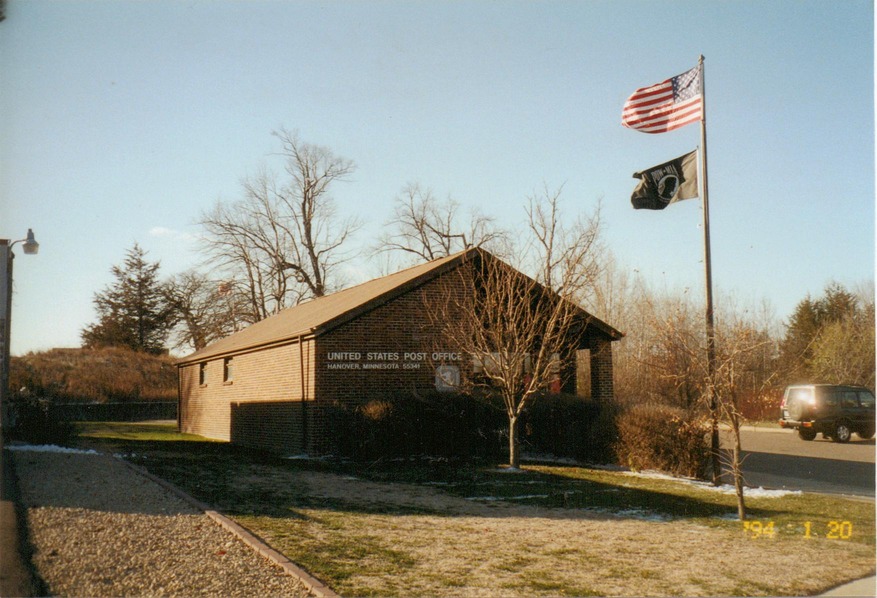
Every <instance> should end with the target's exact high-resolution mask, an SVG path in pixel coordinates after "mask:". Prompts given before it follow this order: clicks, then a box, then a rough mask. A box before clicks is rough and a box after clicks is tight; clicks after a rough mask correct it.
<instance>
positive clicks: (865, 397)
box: [859, 390, 874, 409]
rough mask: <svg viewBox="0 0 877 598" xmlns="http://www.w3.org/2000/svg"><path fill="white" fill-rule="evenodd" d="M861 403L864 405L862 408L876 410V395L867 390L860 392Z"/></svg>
mask: <svg viewBox="0 0 877 598" xmlns="http://www.w3.org/2000/svg"><path fill="white" fill-rule="evenodd" d="M859 402H860V403H861V404H862V407H865V408H866V409H873V408H874V395H872V394H871V393H870V392H868V391H867V390H866V391H861V390H860V391H859Z"/></svg>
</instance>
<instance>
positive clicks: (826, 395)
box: [821, 389, 840, 407]
mask: <svg viewBox="0 0 877 598" xmlns="http://www.w3.org/2000/svg"><path fill="white" fill-rule="evenodd" d="M821 394H822V396H823V399H822V402H823V404H825V405H826V406H828V407H837V406H838V405H840V394H839V393H838V392H837V391H836V390H831V389H826V390H824V391H822V393H821Z"/></svg>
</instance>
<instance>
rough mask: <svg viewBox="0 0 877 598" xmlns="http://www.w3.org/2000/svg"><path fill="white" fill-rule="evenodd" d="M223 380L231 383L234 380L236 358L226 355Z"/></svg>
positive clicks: (223, 363)
mask: <svg viewBox="0 0 877 598" xmlns="http://www.w3.org/2000/svg"><path fill="white" fill-rule="evenodd" d="M222 381H223V382H225V383H229V382H232V381H234V358H232V357H226V358H225V359H223V360H222Z"/></svg>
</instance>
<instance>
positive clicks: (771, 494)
mask: <svg viewBox="0 0 877 598" xmlns="http://www.w3.org/2000/svg"><path fill="white" fill-rule="evenodd" d="M624 475H630V476H636V477H640V478H648V479H652V480H667V481H671V482H678V483H680V484H687V485H689V486H694V487H695V488H699V489H701V490H707V491H711V492H718V493H720V494H736V493H737V490H736V488H734V486H733V485H732V484H722V485H721V486H713V485H712V484H711V483H709V482H704V481H703V480H696V479H694V478H686V477H675V476H672V475H669V474H666V473H662V472H660V471H625V472H624ZM743 494H744V496H746V497H750V498H782V497H784V496H789V495H792V494H801V491H800V490H765V489H764V488H762V487H760V486H759V487H758V488H750V487H748V486H747V487H745V488H744V490H743Z"/></svg>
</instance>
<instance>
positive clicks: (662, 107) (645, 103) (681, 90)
mask: <svg viewBox="0 0 877 598" xmlns="http://www.w3.org/2000/svg"><path fill="white" fill-rule="evenodd" d="M702 110H703V91H702V89H701V65H700V64H699V65H697V66H696V67H694V68H693V69H691V70H689V71H686V72H684V73H682V74H681V75H676V76H675V77H671V78H670V79H667V80H666V81H663V82H661V83H657V84H655V85H650V86H648V87H641V88H640V89H637V90H636V91H635V92H633V94H631V96H630V97H629V98H627V101H626V102H625V103H624V108H623V109H622V112H621V124H622V125H624V126H625V127H627V128H629V129H635V130H637V131H641V132H643V133H666V132H667V131H673V130H675V129H678V128H680V127H684V126H685V125H687V124H691V123H693V122H696V121H698V120H700V118H701V114H702Z"/></svg>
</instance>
